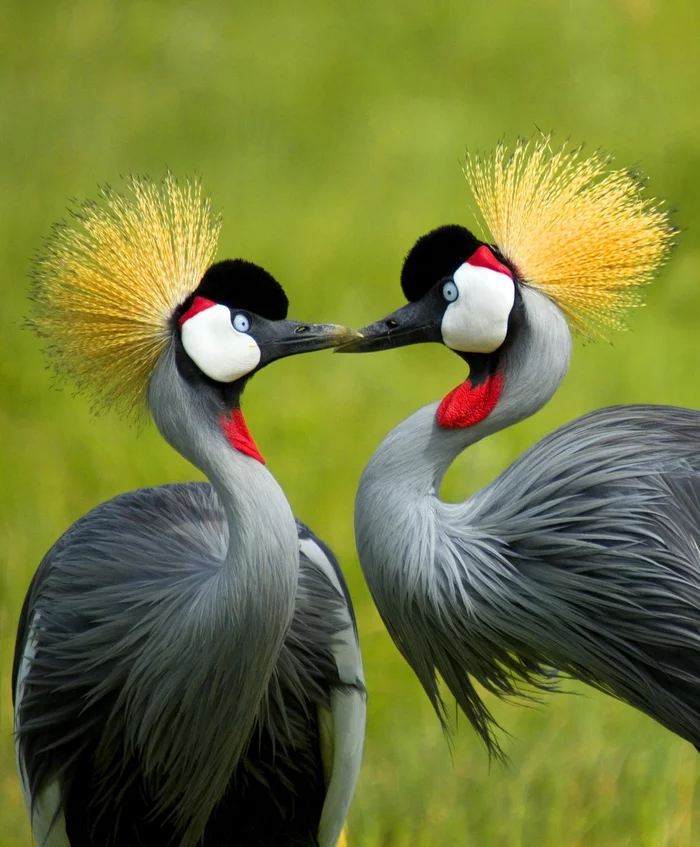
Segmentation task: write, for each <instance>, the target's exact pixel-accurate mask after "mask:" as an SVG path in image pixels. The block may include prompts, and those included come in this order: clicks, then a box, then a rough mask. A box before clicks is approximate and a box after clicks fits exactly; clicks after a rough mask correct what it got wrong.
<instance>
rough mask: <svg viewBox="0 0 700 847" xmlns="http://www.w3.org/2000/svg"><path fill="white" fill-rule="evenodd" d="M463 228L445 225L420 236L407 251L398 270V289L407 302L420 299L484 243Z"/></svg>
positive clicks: (455, 225)
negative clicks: (399, 287) (399, 270)
mask: <svg viewBox="0 0 700 847" xmlns="http://www.w3.org/2000/svg"><path fill="white" fill-rule="evenodd" d="M483 243H484V242H483V241H479V239H478V238H476V237H475V236H473V235H472V234H471V232H469V230H468V229H466V227H463V226H458V225H457V224H446V225H445V226H441V227H438V228H437V229H434V230H432V231H431V232H428V233H427V234H426V235H423V236H421V237H420V238H419V239H418V241H416V243H415V244H414V245H413V247H412V248H411V249H410V250H409V252H408V254H407V256H406V258H405V259H404V263H403V268H402V270H401V288H402V289H403V293H404V295H405V296H406V299H407V300H420V298H421V297H423V295H425V294H427V293H428V291H429V290H430V289H431V288H432V287H433V286H434V285H435V283H436V282H439V281H440V280H441V279H444V278H446V277H450V276H452V274H453V273H454V272H455V271H456V270H457V268H458V267H459V266H460V265H461V264H462V263H463V262H466V261H467V259H468V258H469V257H470V256H472V255H473V254H474V252H475V251H476V250H478V248H479V247H480V246H481V245H482V244H483Z"/></svg>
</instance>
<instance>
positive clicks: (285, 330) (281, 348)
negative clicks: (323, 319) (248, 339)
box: [258, 321, 358, 364]
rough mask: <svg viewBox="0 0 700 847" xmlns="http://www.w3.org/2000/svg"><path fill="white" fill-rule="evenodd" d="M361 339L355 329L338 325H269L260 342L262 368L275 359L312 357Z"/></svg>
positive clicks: (290, 323)
mask: <svg viewBox="0 0 700 847" xmlns="http://www.w3.org/2000/svg"><path fill="white" fill-rule="evenodd" d="M357 337H358V334H357V332H356V331H355V330H354V329H349V328H348V327H346V326H339V325H338V324H310V323H301V322H299V321H270V322H269V323H267V325H266V327H265V333H264V337H260V336H258V338H259V345H260V353H261V364H269V363H270V362H273V361H275V359H282V358H284V357H285V356H295V355H297V354H298V353H311V352H313V351H314V350H326V349H328V348H330V347H339V346H340V345H343V344H348V343H350V342H351V341H353V340H355V339H356V338H357Z"/></svg>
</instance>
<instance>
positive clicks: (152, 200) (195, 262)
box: [29, 173, 220, 410]
mask: <svg viewBox="0 0 700 847" xmlns="http://www.w3.org/2000/svg"><path fill="white" fill-rule="evenodd" d="M125 183H126V193H124V194H121V193H118V192H115V191H113V190H112V189H111V188H109V187H106V188H103V189H101V191H100V196H99V199H98V201H97V202H86V203H84V204H82V205H81V206H79V207H78V208H77V209H76V210H75V211H72V213H71V218H72V220H71V223H70V224H68V223H62V224H59V225H57V226H55V227H54V229H53V231H52V233H51V235H50V236H49V238H48V239H47V241H46V243H45V245H44V250H43V253H42V254H41V256H40V257H39V258H38V259H37V260H36V262H35V265H34V270H33V280H34V285H33V291H32V299H33V301H34V314H33V317H32V318H31V319H30V321H29V323H30V324H31V325H32V326H33V327H34V328H35V329H36V331H37V332H38V333H39V335H40V336H41V337H42V338H44V339H45V340H46V343H47V350H48V352H49V354H50V355H51V358H52V360H53V364H54V367H55V369H56V371H57V373H59V374H60V375H61V376H68V377H71V378H72V379H74V380H75V382H76V384H77V386H78V388H79V389H86V390H88V391H90V393H91V394H92V395H93V396H94V397H95V399H96V402H97V405H98V406H108V405H109V406H112V405H117V406H119V407H121V408H122V409H128V410H131V409H138V408H139V407H141V408H143V401H144V399H145V393H146V388H147V385H148V380H149V377H150V375H151V374H152V372H153V369H154V368H155V365H156V362H157V361H158V357H159V356H160V355H161V353H162V352H163V350H164V348H165V346H166V345H167V343H168V338H169V333H170V331H171V329H170V327H171V318H172V314H173V312H174V311H175V309H176V308H177V306H179V305H180V304H181V303H182V302H183V301H184V300H186V299H187V297H188V296H189V295H190V294H191V293H192V292H193V291H194V290H195V288H196V287H197V285H198V284H199V281H200V280H201V278H202V275H203V274H204V271H205V270H206V269H207V267H208V266H209V264H210V263H211V260H212V257H213V255H214V251H215V249H216V243H217V239H218V235H219V229H220V219H219V217H218V216H213V215H212V212H211V205H210V202H209V200H208V198H205V197H203V195H202V188H201V184H200V182H199V180H189V179H188V180H186V181H185V182H184V184H182V185H180V184H178V182H177V181H176V180H175V178H174V177H173V175H172V174H170V173H168V174H167V175H166V177H165V178H164V179H163V180H162V181H161V182H154V181H152V180H151V179H149V178H147V177H140V176H139V177H129V178H127V179H126V180H125Z"/></svg>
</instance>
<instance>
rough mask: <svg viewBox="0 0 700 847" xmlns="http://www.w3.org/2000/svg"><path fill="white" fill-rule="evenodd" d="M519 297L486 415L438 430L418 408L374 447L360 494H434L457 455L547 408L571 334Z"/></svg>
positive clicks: (549, 307) (545, 304) (536, 298)
mask: <svg viewBox="0 0 700 847" xmlns="http://www.w3.org/2000/svg"><path fill="white" fill-rule="evenodd" d="M522 296H523V316H522V321H521V323H520V325H519V326H518V328H517V333H516V335H515V337H514V338H513V339H512V342H511V343H510V344H509V346H508V347H507V349H506V350H505V351H504V352H503V353H502V355H501V360H500V362H499V373H500V374H501V376H502V377H503V387H502V390H501V394H500V397H499V400H498V402H497V403H496V406H495V407H494V409H493V410H492V412H491V413H490V414H489V415H488V416H487V417H486V418H485V419H484V420H482V421H481V422H480V423H477V424H475V425H474V426H469V427H465V428H462V429H443V428H441V427H440V426H439V425H438V423H437V419H436V412H437V409H438V405H439V404H438V403H431V404H430V405H428V406H425V407H423V408H422V409H419V410H418V411H417V412H415V413H414V414H413V415H411V416H410V417H409V418H407V419H406V420H404V421H403V422H402V423H400V424H399V425H398V426H397V427H396V428H395V429H394V430H393V431H392V432H391V433H389V435H388V436H387V437H386V438H385V439H384V441H383V442H382V443H381V444H380V446H379V448H378V449H377V451H376V452H375V454H374V456H373V457H372V459H371V460H370V462H369V464H368V466H367V468H366V469H365V472H364V474H363V479H362V482H361V489H362V487H363V486H366V485H369V484H373V483H380V482H381V481H383V482H384V484H386V482H387V481H388V480H391V483H392V486H394V485H398V486H402V487H404V488H407V489H409V490H410V494H411V495H412V496H421V495H428V494H431V493H434V492H437V491H438V490H439V488H440V485H441V483H442V480H443V477H444V476H445V473H446V472H447V470H448V468H449V467H450V465H451V464H452V462H453V461H454V460H455V458H456V457H457V456H458V455H459V454H460V453H461V452H462V451H463V450H465V449H466V448H467V447H469V446H470V445H472V444H475V443H476V442H477V441H480V440H481V439H482V438H485V437H486V436H487V435H491V434H493V433H495V432H498V431H499V430H501V429H504V428H505V427H507V426H511V425H512V424H515V423H518V422H519V421H521V420H524V419H525V418H527V417H529V416H530V415H532V414H534V413H535V412H537V411H538V410H539V409H541V408H542V406H544V405H545V404H546V403H547V401H548V400H549V399H550V398H551V397H552V395H553V394H554V392H555V391H556V390H557V388H558V387H559V385H560V383H561V381H562V379H563V378H564V375H565V374H566V371H567V369H568V366H569V359H570V356H571V335H570V333H569V329H568V326H567V323H566V320H565V318H564V316H563V315H562V313H561V312H560V311H559V309H558V308H557V307H556V306H555V305H554V304H553V303H552V302H551V301H550V300H548V299H547V298H546V297H544V296H543V295H542V294H540V293H539V292H537V291H534V290H532V289H529V288H523V289H522ZM384 493H386V488H385V489H384Z"/></svg>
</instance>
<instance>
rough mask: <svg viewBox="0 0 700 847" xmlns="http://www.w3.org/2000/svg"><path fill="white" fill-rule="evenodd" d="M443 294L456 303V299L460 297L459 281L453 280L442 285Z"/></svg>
mask: <svg viewBox="0 0 700 847" xmlns="http://www.w3.org/2000/svg"><path fill="white" fill-rule="evenodd" d="M442 296H443V297H444V298H445V300H447V302H448V303H454V301H455V300H456V299H457V298H458V297H459V289H458V288H457V283H455V282H454V281H453V280H450V281H449V282H446V283H445V284H444V285H443V286H442Z"/></svg>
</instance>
